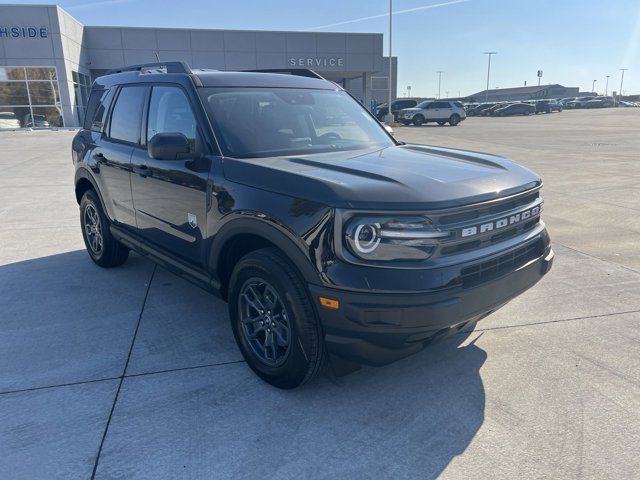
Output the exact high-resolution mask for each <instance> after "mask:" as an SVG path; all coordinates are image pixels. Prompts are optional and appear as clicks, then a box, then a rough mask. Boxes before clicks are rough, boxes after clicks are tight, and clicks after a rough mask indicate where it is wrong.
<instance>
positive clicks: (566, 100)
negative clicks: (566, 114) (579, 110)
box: [558, 97, 576, 108]
mask: <svg viewBox="0 0 640 480" xmlns="http://www.w3.org/2000/svg"><path fill="white" fill-rule="evenodd" d="M575 99H576V97H567V98H561V99H559V100H558V103H559V104H560V105H562V108H570V107H569V105H568V104H569V103H570V102H573V101H574V100H575Z"/></svg>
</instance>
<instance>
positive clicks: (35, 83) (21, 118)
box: [0, 67, 63, 129]
mask: <svg viewBox="0 0 640 480" xmlns="http://www.w3.org/2000/svg"><path fill="white" fill-rule="evenodd" d="M62 126H63V120H62V105H61V102H60V88H59V86H58V75H57V73H56V69H55V67H0V129H13V128H50V127H62Z"/></svg>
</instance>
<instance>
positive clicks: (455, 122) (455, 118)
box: [449, 113, 460, 127]
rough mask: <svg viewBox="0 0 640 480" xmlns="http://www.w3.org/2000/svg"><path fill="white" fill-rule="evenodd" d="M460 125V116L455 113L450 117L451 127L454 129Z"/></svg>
mask: <svg viewBox="0 0 640 480" xmlns="http://www.w3.org/2000/svg"><path fill="white" fill-rule="evenodd" d="M459 123H460V115H458V114H457V113H454V114H453V115H451V116H450V117H449V125H451V126H452V127H455V126H456V125H458V124H459Z"/></svg>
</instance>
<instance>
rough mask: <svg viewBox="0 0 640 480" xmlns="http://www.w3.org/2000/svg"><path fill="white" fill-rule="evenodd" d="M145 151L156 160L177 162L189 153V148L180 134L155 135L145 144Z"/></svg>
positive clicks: (186, 141)
mask: <svg viewBox="0 0 640 480" xmlns="http://www.w3.org/2000/svg"><path fill="white" fill-rule="evenodd" d="M147 151H148V152H149V156H150V157H151V158H155V159H156V160H178V159H181V158H185V157H186V156H187V154H189V153H190V151H191V146H190V145H189V140H188V139H187V137H185V136H184V134H182V133H178V132H165V133H156V134H155V135H154V136H153V137H151V140H149V142H148V143H147Z"/></svg>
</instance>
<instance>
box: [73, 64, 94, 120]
mask: <svg viewBox="0 0 640 480" xmlns="http://www.w3.org/2000/svg"><path fill="white" fill-rule="evenodd" d="M71 77H72V79H73V91H74V93H75V104H76V105H77V106H78V110H77V111H78V120H79V121H80V123H84V116H85V113H86V111H87V104H88V102H89V92H90V91H91V79H90V78H89V75H85V74H83V73H79V72H71Z"/></svg>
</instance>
